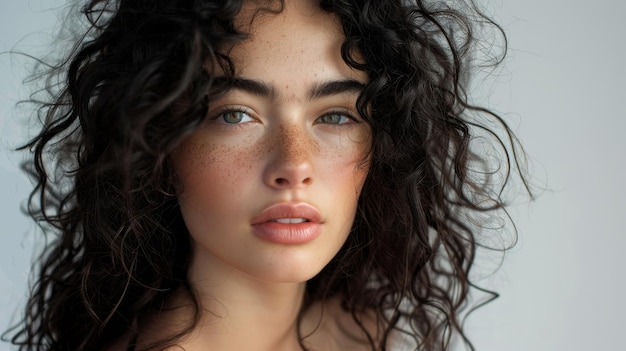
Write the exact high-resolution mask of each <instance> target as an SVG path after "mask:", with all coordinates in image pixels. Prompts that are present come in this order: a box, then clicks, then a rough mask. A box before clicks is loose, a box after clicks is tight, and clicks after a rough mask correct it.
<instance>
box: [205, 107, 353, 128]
mask: <svg viewBox="0 0 626 351" xmlns="http://www.w3.org/2000/svg"><path fill="white" fill-rule="evenodd" d="M231 113H242V114H246V115H247V116H248V117H249V118H250V119H254V117H252V114H251V112H250V109H248V108H246V107H244V106H225V107H223V108H221V109H220V110H219V111H217V112H216V113H215V115H214V116H213V117H211V118H210V120H211V121H215V122H216V123H219V124H222V125H226V126H238V125H241V124H244V123H247V122H243V123H242V122H241V121H238V122H235V123H229V122H227V121H226V120H224V117H225V116H226V115H227V114H231ZM334 115H336V116H339V117H340V119H342V118H345V119H346V120H345V121H344V123H324V122H321V121H320V119H322V118H325V117H329V116H334ZM220 118H221V119H222V120H220ZM318 121H319V122H318ZM315 122H316V124H325V125H328V126H330V127H333V128H339V127H344V126H350V125H351V124H358V123H361V121H360V119H358V118H356V117H355V116H354V114H352V113H350V112H348V111H345V110H334V111H329V112H326V113H324V114H322V115H321V116H319V117H317V118H316V119H315Z"/></svg>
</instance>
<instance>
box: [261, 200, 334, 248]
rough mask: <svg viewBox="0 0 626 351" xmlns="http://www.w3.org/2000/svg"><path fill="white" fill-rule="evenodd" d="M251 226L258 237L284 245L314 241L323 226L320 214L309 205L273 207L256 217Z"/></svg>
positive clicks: (280, 204) (278, 205)
mask: <svg viewBox="0 0 626 351" xmlns="http://www.w3.org/2000/svg"><path fill="white" fill-rule="evenodd" d="M251 224H252V232H253V233H254V234H255V235H256V236H257V237H259V238H261V239H263V240H264V241H269V242H272V243H275V244H282V245H297V244H304V243H307V242H310V241H313V240H314V239H315V238H316V237H317V236H319V235H320V234H321V232H322V226H323V223H322V217H321V214H320V212H319V211H318V210H317V209H316V208H315V207H313V206H311V205H309V204H307V203H297V204H293V203H279V204H275V205H271V206H269V207H267V208H266V209H265V210H263V211H262V212H261V213H260V214H259V215H258V216H256V217H254V218H253V219H252V223H251Z"/></svg>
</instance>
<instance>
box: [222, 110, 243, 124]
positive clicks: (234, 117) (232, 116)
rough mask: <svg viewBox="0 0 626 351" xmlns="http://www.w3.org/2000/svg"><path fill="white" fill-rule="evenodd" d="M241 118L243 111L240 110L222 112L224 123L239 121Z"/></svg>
mask: <svg viewBox="0 0 626 351" xmlns="http://www.w3.org/2000/svg"><path fill="white" fill-rule="evenodd" d="M242 118H243V113H241V112H226V113H224V121H225V122H226V123H239V122H241V119H242Z"/></svg>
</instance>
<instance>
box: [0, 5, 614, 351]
mask: <svg viewBox="0 0 626 351" xmlns="http://www.w3.org/2000/svg"><path fill="white" fill-rule="evenodd" d="M62 2H63V1H61V0H54V1H53V0H29V1H25V0H3V2H2V5H0V51H6V50H9V49H12V48H18V49H21V50H24V51H28V52H42V50H45V47H42V46H40V43H41V42H42V41H43V42H47V41H48V40H49V39H50V37H49V34H47V33H48V32H49V31H50V29H51V28H52V27H53V25H54V23H55V21H56V17H55V14H54V13H53V12H51V11H48V10H47V9H50V8H53V7H55V6H57V5H55V4H60V3H62ZM482 2H484V3H486V2H487V0H482ZM583 5H585V6H583ZM487 8H488V11H491V12H492V13H493V14H494V15H495V16H496V18H497V20H498V21H499V22H500V23H501V24H502V25H503V26H504V28H505V29H506V31H507V33H508V35H509V40H510V56H509V58H508V62H507V65H506V66H505V67H504V68H503V69H502V70H501V71H500V72H499V74H498V76H497V77H494V76H491V77H488V78H485V81H484V83H485V85H483V88H481V89H480V90H478V93H479V94H482V95H483V98H482V101H483V103H488V104H490V106H492V107H493V108H495V110H497V111H499V112H500V113H502V114H503V115H504V116H505V117H507V119H508V120H509V121H510V123H511V124H512V126H513V127H514V128H515V130H516V131H517V132H518V133H519V136H520V138H521V139H522V141H523V143H524V145H525V147H526V150H527V152H528V153H529V155H530V156H531V160H530V162H531V167H532V170H533V171H534V172H535V174H536V177H537V181H536V182H535V183H536V184H539V185H540V186H541V185H545V183H547V186H548V187H549V189H550V190H549V191H546V192H543V193H542V194H540V197H539V199H538V200H537V201H536V202H534V203H532V204H527V203H525V202H524V201H518V202H519V204H518V205H517V206H516V207H515V208H514V209H513V210H512V215H513V216H514V218H515V220H516V223H517V225H518V229H519V232H520V238H519V239H520V240H519V243H518V245H517V246H516V247H515V248H514V249H513V250H511V251H509V252H508V253H507V254H506V257H505V260H504V263H503V265H502V267H501V268H500V269H499V270H498V271H497V272H496V273H495V274H491V275H487V276H486V277H485V278H484V279H482V280H481V282H480V283H481V284H482V285H484V286H486V287H488V288H492V289H495V290H497V291H499V292H500V293H501V297H500V298H499V299H498V300H496V302H494V303H492V304H489V305H488V306H487V307H484V308H481V309H479V310H478V311H477V312H476V313H475V314H473V315H472V317H471V318H470V319H469V322H468V327H469V331H470V336H471V337H473V340H474V341H475V345H476V347H477V349H478V350H508V351H529V350H533V351H552V350H568V351H578V350H579V351H587V350H615V349H617V348H618V347H619V346H621V345H622V343H623V342H622V339H623V337H622V334H621V333H622V326H624V322H623V320H622V318H623V317H624V315H625V313H626V302H624V300H623V298H624V296H626V283H624V280H623V279H624V273H623V269H624V268H626V258H625V257H626V255H623V254H622V251H623V248H624V247H626V235H624V233H623V232H624V230H623V229H622V228H623V223H622V222H623V219H624V212H625V210H626V206H625V205H624V203H625V200H624V199H625V198H626V191H625V190H624V185H623V179H626V171H625V166H624V164H623V162H624V153H625V152H626V142H625V141H624V135H623V134H624V133H625V130H626V107H625V106H626V105H625V104H624V100H625V99H626V89H625V88H624V86H623V85H624V82H625V81H626V68H624V67H625V64H624V63H625V62H626V44H625V43H626V40H625V39H624V35H625V34H626V30H624V28H623V25H622V24H620V23H622V22H623V16H624V13H626V2H622V1H617V0H597V1H594V2H589V1H585V2H583V1H571V0H570V1H566V0H550V1H539V0H526V1H514V0H498V1H492V2H490V3H489V5H487ZM29 65H30V64H29V63H27V61H25V60H23V59H21V58H20V57H18V56H8V55H2V56H0V78H1V79H0V140H1V142H0V144H1V146H0V148H1V150H0V226H1V228H2V230H1V233H2V234H1V235H2V237H1V238H2V239H1V242H2V244H1V245H0V267H1V268H0V329H4V328H5V327H6V326H7V325H8V324H9V320H10V319H11V318H12V316H13V315H14V313H15V310H16V308H17V306H21V305H23V303H24V301H25V287H26V281H27V270H28V265H29V261H30V256H31V253H32V252H33V243H34V242H36V241H38V240H39V239H37V238H39V236H38V234H35V233H34V232H33V230H34V225H33V224H31V223H30V222H29V220H27V219H26V218H25V217H24V216H23V215H22V214H21V212H20V210H19V206H20V204H21V203H23V201H24V199H25V198H26V196H27V193H28V191H29V190H30V184H29V182H28V181H27V180H26V179H25V178H24V177H23V176H22V174H21V172H20V171H19V169H18V166H17V165H18V163H19V158H18V157H17V155H15V154H12V153H10V152H8V151H7V150H8V149H9V148H10V147H12V146H15V145H16V144H17V143H18V142H19V141H20V140H23V139H24V138H25V137H26V136H27V135H28V132H27V131H25V130H24V129H23V128H22V127H20V125H19V123H18V121H17V120H18V119H19V118H23V114H24V113H25V112H28V110H27V109H20V108H17V109H16V108H15V107H14V106H15V103H16V102H17V101H18V100H19V99H20V98H24V97H25V96H26V94H27V90H25V89H24V88H23V87H22V84H21V81H22V79H23V75H24V73H25V72H27V71H28V67H29ZM10 349H11V348H10V347H9V346H8V345H7V344H4V343H0V350H2V351H4V350H10Z"/></svg>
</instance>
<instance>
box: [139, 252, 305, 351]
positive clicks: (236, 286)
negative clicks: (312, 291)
mask: <svg viewBox="0 0 626 351" xmlns="http://www.w3.org/2000/svg"><path fill="white" fill-rule="evenodd" d="M204 263H206V262H204ZM218 265H219V263H215V262H212V264H202V265H197V264H196V265H194V264H192V265H191V267H190V269H189V276H188V279H189V282H190V284H191V286H192V288H193V293H194V295H195V296H196V298H197V301H198V304H199V312H200V315H199V321H198V323H197V324H196V325H195V326H194V328H193V329H192V332H191V333H190V334H188V336H186V337H184V338H183V339H182V340H181V341H180V342H178V343H177V344H178V345H180V346H182V347H184V348H185V349H187V350H196V349H198V350H268V351H269V350H289V351H292V350H298V349H300V347H299V344H298V333H297V331H298V316H299V314H300V310H301V307H302V300H303V297H304V291H305V283H304V282H296V283H272V282H265V281H260V280H257V279H254V278H251V277H249V276H247V275H245V274H243V273H241V272H238V271H236V270H234V269H231V270H223V269H217V270H215V269H213V268H215V267H216V266H218ZM207 267H211V268H207ZM208 277H210V278H208ZM189 303H190V296H189V294H186V293H185V292H182V291H181V292H179V293H177V294H175V295H174V296H173V298H172V299H171V301H170V303H168V308H166V311H165V312H161V313H160V314H159V316H157V317H156V318H154V319H153V320H155V321H157V320H158V321H157V322H155V323H151V325H152V326H151V327H150V328H149V329H150V330H149V331H148V332H147V333H144V334H146V335H147V336H148V337H147V338H148V339H156V338H160V337H166V336H167V335H163V333H170V334H171V333H172V332H174V333H175V332H176V331H180V330H183V329H184V328H185V327H187V326H188V325H189V323H190V321H192V320H193V313H194V311H195V310H194V309H193V308H190V307H189V306H190V304H189ZM307 329H308V328H307ZM155 333H156V335H154V334H155ZM303 333H306V330H303ZM152 341H154V340H152Z"/></svg>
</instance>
